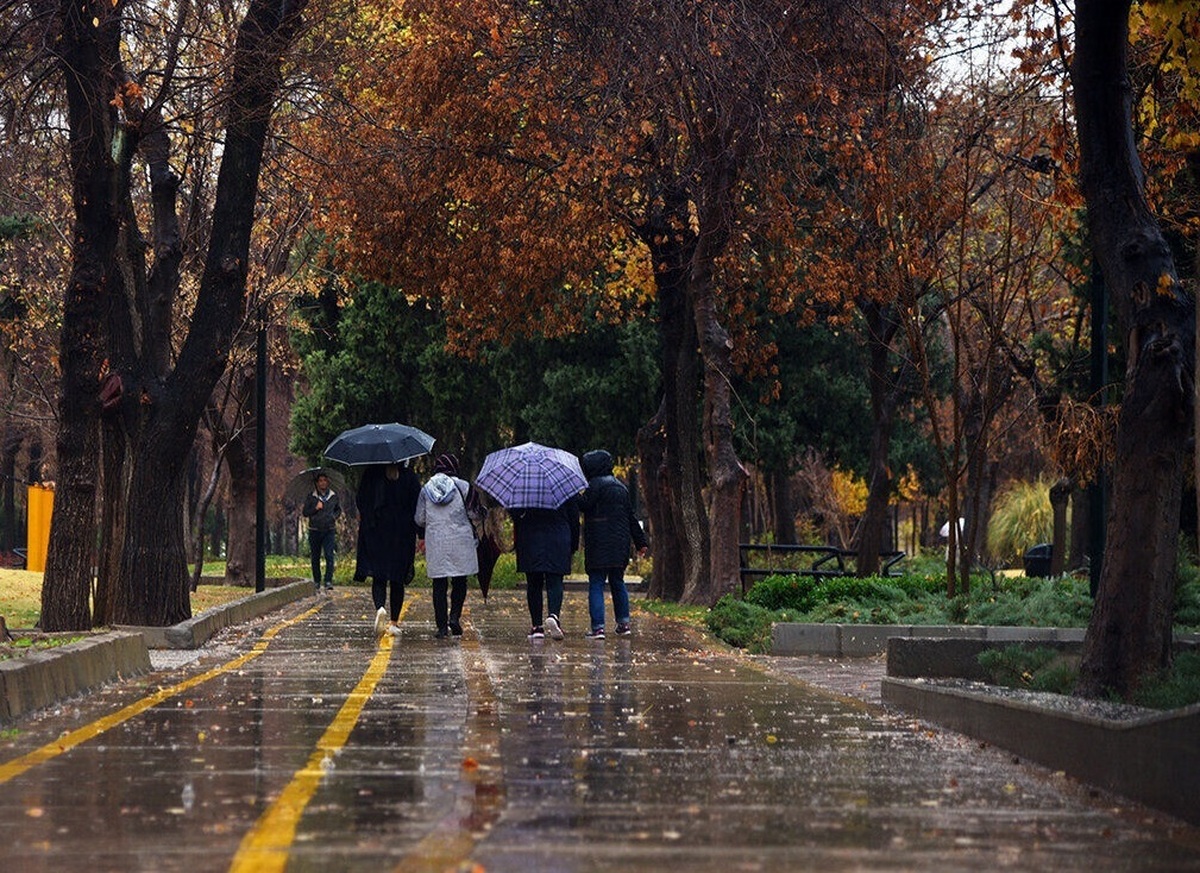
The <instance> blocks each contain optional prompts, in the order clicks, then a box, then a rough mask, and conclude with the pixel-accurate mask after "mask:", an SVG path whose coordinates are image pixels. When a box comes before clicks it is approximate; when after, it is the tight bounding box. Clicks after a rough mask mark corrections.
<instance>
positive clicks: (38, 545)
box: [25, 485, 54, 573]
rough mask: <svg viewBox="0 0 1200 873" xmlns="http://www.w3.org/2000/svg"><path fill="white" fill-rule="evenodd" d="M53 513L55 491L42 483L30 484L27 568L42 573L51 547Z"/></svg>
mask: <svg viewBox="0 0 1200 873" xmlns="http://www.w3.org/2000/svg"><path fill="white" fill-rule="evenodd" d="M53 514H54V491H53V490H52V489H50V488H45V487H43V486H41V485H30V486H29V491H28V493H27V495H26V518H27V522H26V530H27V533H26V537H25V540H26V542H25V545H26V548H27V549H28V557H27V558H26V559H25V569H26V570H33V571H34V572H36V573H42V572H44V571H45V569H46V552H47V550H48V549H49V548H50V516H52V515H53Z"/></svg>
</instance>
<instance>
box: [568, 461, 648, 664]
mask: <svg viewBox="0 0 1200 873" xmlns="http://www.w3.org/2000/svg"><path fill="white" fill-rule="evenodd" d="M579 465H580V467H582V469H583V475H584V476H586V477H587V480H588V487H587V490H586V491H584V492H583V494H582V495H581V496H580V497H579V508H580V510H581V511H582V512H583V554H584V566H585V567H586V568H587V574H588V611H589V612H590V613H591V619H592V630H591V633H589V634H588V636H590V637H592V638H593V639H598V640H602V639H604V585H605V583H606V582H607V583H608V587H609V589H610V590H611V591H612V602H613V618H614V619H615V620H616V623H617V633H618V634H619V635H621V636H626V635H628V634H629V633H630V628H629V591H628V590H627V589H626V588H625V567H626V565H627V564H628V563H629V549H630V546H631V545H636V546H637V549H638V553H639V554H643V555H644V554H645V553H646V551H647V549H648V548H649V545H650V543H649V540H647V539H646V533H645V531H643V530H642V526H641V524H639V523H638V520H637V518H635V517H634V514H633V501H632V500H630V498H629V489H628V488H626V487H625V485H624V484H622V483H621V482H620V481H619V480H618V479H617V478H616V477H615V476H614V475H613V459H612V455H610V454H609V453H608V452H606V451H604V450H603V449H598V450H596V451H593V452H588V453H587V454H586V455H584V456H583V457H582V458H580V461H579Z"/></svg>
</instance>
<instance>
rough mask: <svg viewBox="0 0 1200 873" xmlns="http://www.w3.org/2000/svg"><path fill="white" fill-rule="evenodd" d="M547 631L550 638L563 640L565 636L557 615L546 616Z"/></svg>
mask: <svg viewBox="0 0 1200 873" xmlns="http://www.w3.org/2000/svg"><path fill="white" fill-rule="evenodd" d="M546 633H548V634H550V639H552V640H561V639H562V638H563V632H562V625H560V624H559V623H558V616H557V615H548V616H546Z"/></svg>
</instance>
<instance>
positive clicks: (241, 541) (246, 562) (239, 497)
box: [225, 429, 258, 585]
mask: <svg viewBox="0 0 1200 873" xmlns="http://www.w3.org/2000/svg"><path fill="white" fill-rule="evenodd" d="M225 463H226V465H227V467H228V468H229V503H228V510H227V515H228V517H229V544H228V547H227V549H226V552H225V584H226V585H254V583H255V578H254V577H255V567H256V557H257V554H258V549H257V546H258V540H257V538H256V535H255V527H256V525H257V513H256V511H255V509H256V503H257V501H256V497H257V494H258V487H257V480H256V479H255V470H254V432H253V431H252V430H250V429H243V430H239V431H238V432H237V433H236V435H235V436H233V437H232V438H231V439H230V440H229V442H228V444H227V445H226V449H225Z"/></svg>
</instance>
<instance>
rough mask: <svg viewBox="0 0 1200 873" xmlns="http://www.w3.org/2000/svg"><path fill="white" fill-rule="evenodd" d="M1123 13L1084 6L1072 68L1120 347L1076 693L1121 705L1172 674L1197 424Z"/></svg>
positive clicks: (1091, 211)
mask: <svg viewBox="0 0 1200 873" xmlns="http://www.w3.org/2000/svg"><path fill="white" fill-rule="evenodd" d="M1129 9H1130V2H1129V0H1079V2H1077V4H1076V27H1077V30H1076V42H1077V44H1076V54H1075V59H1074V62H1073V64H1072V69H1071V73H1072V81H1073V84H1074V91H1075V108H1076V116H1077V123H1078V126H1079V144H1080V169H1081V182H1082V189H1083V193H1084V197H1085V199H1086V202H1087V209H1088V225H1089V228H1090V230H1091V238H1092V246H1093V251H1094V255H1095V257H1096V258H1097V260H1098V261H1099V263H1100V266H1101V268H1102V269H1103V272H1104V279H1105V284H1106V287H1107V288H1108V291H1109V294H1110V295H1111V300H1112V304H1113V308H1114V310H1115V312H1116V315H1117V321H1118V324H1119V326H1120V329H1121V331H1122V335H1123V337H1124V341H1125V345H1126V357H1127V364H1126V371H1125V377H1124V386H1125V387H1124V396H1123V398H1122V402H1121V409H1120V414H1119V418H1118V424H1117V439H1116V454H1115V458H1114V471H1113V479H1112V486H1111V495H1112V500H1111V505H1110V509H1109V515H1108V521H1107V545H1106V548H1105V555H1104V565H1103V570H1102V573H1101V577H1100V583H1099V589H1098V591H1097V594H1096V603H1095V607H1094V609H1093V612H1092V619H1091V623H1090V624H1089V625H1088V629H1087V634H1086V637H1085V641H1084V648H1083V657H1082V662H1081V665H1080V680H1079V685H1078V688H1077V692H1078V693H1079V694H1082V695H1085V696H1100V695H1105V694H1110V693H1112V694H1117V695H1120V696H1122V697H1127V696H1128V695H1129V694H1130V693H1131V692H1132V691H1133V690H1134V689H1135V688H1136V687H1137V686H1138V684H1139V683H1140V682H1141V681H1142V680H1143V679H1145V678H1146V677H1148V676H1149V675H1150V674H1152V673H1154V672H1155V671H1157V670H1159V669H1161V668H1163V667H1165V666H1167V665H1168V664H1169V663H1170V656H1171V618H1172V615H1171V613H1172V606H1173V598H1174V593H1175V563H1176V550H1177V540H1178V534H1179V511H1180V506H1181V500H1182V481H1183V473H1184V465H1185V462H1186V458H1187V441H1188V437H1189V434H1190V428H1191V424H1192V403H1193V385H1192V376H1193V372H1194V369H1193V360H1194V325H1195V322H1194V312H1193V305H1194V304H1193V301H1192V300H1191V299H1190V298H1189V297H1188V296H1187V295H1185V294H1184V293H1183V291H1182V289H1181V287H1180V284H1179V281H1178V278H1177V275H1176V272H1175V264H1174V261H1173V259H1172V255H1171V252H1170V249H1169V248H1168V246H1167V243H1166V241H1165V240H1164V238H1163V235H1162V232H1161V230H1160V228H1159V226H1158V222H1157V220H1156V219H1155V216H1154V215H1153V213H1152V212H1151V210H1150V206H1149V204H1148V202H1147V200H1146V198H1145V196H1144V192H1143V189H1144V176H1143V171H1142V166H1141V163H1140V160H1139V158H1138V154H1137V150H1136V148H1135V144H1134V139H1133V121H1132V106H1133V96H1132V91H1131V88H1130V82H1129V77H1128V36H1129V34H1128V22H1129Z"/></svg>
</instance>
